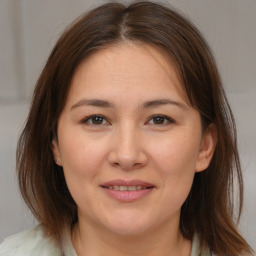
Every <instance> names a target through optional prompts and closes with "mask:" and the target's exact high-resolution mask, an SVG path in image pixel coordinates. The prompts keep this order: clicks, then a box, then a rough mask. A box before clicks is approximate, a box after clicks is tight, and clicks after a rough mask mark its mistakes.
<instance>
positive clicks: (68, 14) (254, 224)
mask: <svg viewBox="0 0 256 256" xmlns="http://www.w3.org/2000/svg"><path fill="white" fill-rule="evenodd" d="M104 2H106V1H93V0H72V1H71V0H37V1H35V0H0V242H1V241H2V240H3V239H4V238H5V237H6V236H9V235H11V234H13V233H16V232H18V231H21V230H23V229H25V228H28V227H30V226H32V225H34V224H35V223H36V222H35V221H34V220H33V218H32V216H31V214H30V213H29V212H28V210H27V209H26V206H25V205H24V204H23V202H22V200H21V198H20V195H19V192H18V188H17V182H16V176H15V148H16V143H17V138H18V134H19V133H20V131H21V128H22V125H23V123H24V120H25V118H26V115H27V112H28V107H29V99H30V98H31V94H32V89H33V86H34V84H35V81H36V79H37V77H38V75H39V73H40V71H41V69H42V67H43V65H44V63H45V61H46V58H47V56H48V54H49V53H50V50H51V48H52V47H53V45H54V43H55V42H56V40H57V38H58V37H59V35H60V33H61V31H62V30H63V29H64V28H65V27H66V26H67V25H68V24H69V23H70V22H71V21H72V20H73V19H74V18H76V17H77V16H78V15H80V14H81V13H82V12H84V11H86V10H87V9H88V8H92V7H95V6H97V5H98V4H99V3H104ZM123 2H128V1H123ZM162 2H165V3H167V0H165V1H162ZM168 3H170V4H171V5H172V6H174V7H176V8H178V9H180V10H181V11H182V12H183V13H184V14H186V15H187V16H188V17H190V18H191V20H192V21H193V22H194V23H195V24H196V25H197V27H198V28H199V29H200V30H201V31H202V32H203V34H204V35H205V37H206V39H207V40H208V41H209V43H210V46H211V47H212V49H213V51H214V54H215V56H216V59H217V63H218V65H219V69H220V72H221V75H222V78H223V82H224V86H225V89H226V92H227V95H228V98H229V100H230V103H231V106H232V108H233V111H234V115H235V118H236V121H237V126H238V136H239V150H240V153H241V160H242V166H243V170H244V181H245V205H244V211H243V215H242V219H241V222H240V229H241V231H242V233H243V234H244V236H245V238H246V239H247V240H248V241H249V242H250V244H251V245H252V246H253V248H254V249H256V239H255V238H256V220H255V217H256V184H255V183H256V158H255V156H256V154H255V153H256V135H255V132H256V118H255V117H256V116H255V112H256V85H255V81H256V50H255V47H256V0H169V1H168Z"/></svg>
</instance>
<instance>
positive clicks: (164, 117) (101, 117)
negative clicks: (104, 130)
mask: <svg viewBox="0 0 256 256" xmlns="http://www.w3.org/2000/svg"><path fill="white" fill-rule="evenodd" d="M93 118H100V119H101V120H103V122H104V121H105V122H107V124H110V122H109V121H108V120H107V119H106V118H105V117H104V116H103V115H90V116H87V117H86V118H84V119H83V120H82V121H81V123H82V124H88V125H94V126H100V125H106V124H102V123H100V124H95V123H93ZM155 118H162V119H163V120H164V122H165V123H163V124H162V123H160V124H156V123H153V124H152V125H158V126H161V125H168V124H171V123H175V121H174V120H173V119H172V118H170V117H169V116H165V115H153V116H151V117H150V118H149V120H148V121H147V122H146V123H150V121H151V120H154V119H155ZM90 120H91V123H89V121H90ZM166 121H167V122H166ZM96 122H97V121H96Z"/></svg>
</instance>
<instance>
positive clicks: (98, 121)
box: [82, 115, 108, 125]
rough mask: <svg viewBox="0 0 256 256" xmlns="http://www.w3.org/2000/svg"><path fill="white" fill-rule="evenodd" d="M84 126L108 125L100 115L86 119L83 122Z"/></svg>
mask: <svg viewBox="0 0 256 256" xmlns="http://www.w3.org/2000/svg"><path fill="white" fill-rule="evenodd" d="M82 123H83V124H89V125H106V124H108V122H107V120H106V119H105V118H104V117H103V116H100V115H93V116H89V117H87V118H85V119H84V120H83V121H82Z"/></svg>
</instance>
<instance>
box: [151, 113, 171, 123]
mask: <svg viewBox="0 0 256 256" xmlns="http://www.w3.org/2000/svg"><path fill="white" fill-rule="evenodd" d="M148 123H149V124H156V125H166V124H170V123H174V120H173V119H172V118H170V117H168V116H164V115H155V116H152V117H151V118H150V120H149V121H148Z"/></svg>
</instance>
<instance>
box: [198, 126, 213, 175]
mask: <svg viewBox="0 0 256 256" xmlns="http://www.w3.org/2000/svg"><path fill="white" fill-rule="evenodd" d="M217 141H218V134H217V128H216V126H215V124H213V123H212V124H210V125H209V126H208V127H207V128H206V129H205V131H204V134H203V138H202V142H201V147H200V151H199V153H198V158H197V163H196V172H201V171H204V170H205V169H207V168H208V166H209V164H210V162H211V159H212V157H213V154H214V151H215V148H216V145H217Z"/></svg>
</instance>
